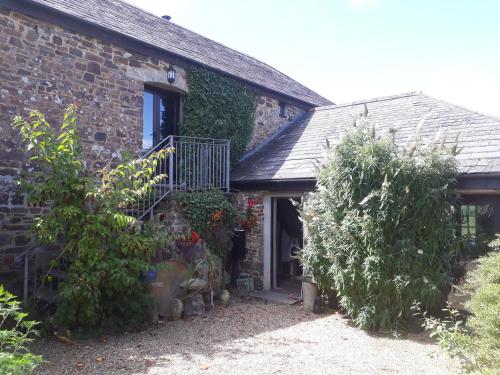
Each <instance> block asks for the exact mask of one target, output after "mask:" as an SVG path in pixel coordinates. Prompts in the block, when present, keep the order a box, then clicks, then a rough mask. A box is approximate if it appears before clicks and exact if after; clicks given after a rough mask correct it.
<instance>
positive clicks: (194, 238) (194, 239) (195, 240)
mask: <svg viewBox="0 0 500 375" xmlns="http://www.w3.org/2000/svg"><path fill="white" fill-rule="evenodd" d="M200 239H201V237H200V235H199V234H198V233H196V232H195V231H194V230H193V231H192V232H191V242H192V243H193V244H197V243H198V241H199V240H200Z"/></svg>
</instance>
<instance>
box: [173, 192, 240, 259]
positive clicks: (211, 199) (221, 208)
mask: <svg viewBox="0 0 500 375" xmlns="http://www.w3.org/2000/svg"><path fill="white" fill-rule="evenodd" d="M174 200H175V201H176V202H177V203H179V204H180V205H181V207H182V209H183V212H184V214H185V215H186V218H187V220H188V221H189V223H190V224H191V226H192V228H193V229H194V230H195V231H196V232H198V233H199V234H200V235H201V237H202V238H203V239H204V240H205V241H206V242H207V245H208V248H209V249H210V251H211V253H212V254H214V255H217V256H218V257H220V258H221V259H226V258H227V255H228V254H229V251H230V250H231V246H232V234H233V228H234V225H235V220H236V211H235V209H234V207H233V206H232V204H231V202H229V201H228V199H227V198H226V197H225V196H224V193H223V192H222V191H221V190H206V191H199V192H192V193H191V192H189V193H188V192H181V193H176V194H175V195H174Z"/></svg>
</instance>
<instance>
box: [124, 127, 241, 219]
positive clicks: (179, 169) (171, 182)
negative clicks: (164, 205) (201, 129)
mask: <svg viewBox="0 0 500 375" xmlns="http://www.w3.org/2000/svg"><path fill="white" fill-rule="evenodd" d="M165 148H171V149H173V150H174V152H172V153H169V154H167V156H166V157H165V158H163V159H161V160H160V162H159V164H158V165H157V167H156V171H155V172H154V176H159V175H166V176H167V177H166V178H165V179H163V180H162V181H161V182H160V183H158V184H155V185H153V188H152V189H150V190H149V191H148V192H147V193H146V194H145V195H144V196H143V197H142V198H141V199H140V200H139V201H138V202H137V203H136V205H135V206H134V207H133V208H132V210H131V211H132V212H131V215H132V216H135V217H137V218H138V219H140V220H142V219H144V218H146V217H147V216H148V215H150V217H152V216H153V213H154V208H155V207H156V206H157V205H158V204H159V203H160V202H161V201H162V200H163V199H165V198H166V197H167V196H168V195H169V194H171V193H172V192H174V191H199V190H206V189H223V190H225V191H226V192H229V179H230V176H229V173H230V166H231V154H230V152H231V151H230V141H229V140H226V139H212V138H196V137H181V136H173V135H170V136H168V137H167V138H165V139H163V140H162V141H161V142H160V143H158V144H157V145H156V146H154V147H153V148H152V149H151V150H149V151H148V152H146V153H145V154H144V155H143V156H142V157H143V158H147V157H148V156H150V155H151V154H153V153H155V152H158V151H160V150H162V149H165Z"/></svg>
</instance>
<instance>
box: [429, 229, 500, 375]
mask: <svg viewBox="0 0 500 375" xmlns="http://www.w3.org/2000/svg"><path fill="white" fill-rule="evenodd" d="M491 246H492V248H493V249H494V250H495V251H494V252H493V253H491V254H489V255H486V256H484V257H481V258H480V259H479V260H478V261H477V263H478V265H477V268H475V269H474V270H473V271H471V272H470V273H469V274H468V275H467V276H466V284H465V289H466V291H467V292H470V293H471V299H470V300H469V301H468V302H467V303H466V308H467V310H468V311H469V312H470V314H471V316H470V318H469V319H468V320H467V322H466V323H464V321H463V320H460V319H459V316H458V313H457V312H456V311H454V310H447V311H448V313H449V315H450V318H448V319H445V320H439V319H436V318H433V317H429V316H427V314H424V317H425V323H424V327H425V328H426V329H427V330H430V331H431V332H432V333H431V336H432V337H434V338H435V339H436V340H437V342H438V343H439V345H440V346H441V347H443V348H445V349H446V350H448V351H449V353H450V354H451V355H453V356H456V357H458V358H459V359H460V360H461V363H462V365H463V366H464V368H465V370H467V371H476V372H479V373H481V374H499V373H500V239H497V240H495V241H493V242H492V244H491Z"/></svg>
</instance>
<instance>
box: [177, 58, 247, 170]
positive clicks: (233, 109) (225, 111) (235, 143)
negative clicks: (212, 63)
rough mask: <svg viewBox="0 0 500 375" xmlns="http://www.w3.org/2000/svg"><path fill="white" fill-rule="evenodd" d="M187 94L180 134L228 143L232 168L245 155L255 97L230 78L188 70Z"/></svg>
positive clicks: (203, 70)
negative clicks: (224, 140)
mask: <svg viewBox="0 0 500 375" xmlns="http://www.w3.org/2000/svg"><path fill="white" fill-rule="evenodd" d="M187 74H188V81H189V94H188V95H187V96H186V100H185V103H184V123H183V124H182V126H181V134H182V135H185V136H191V137H207V138H219V139H229V140H230V141H231V164H232V165H234V164H235V163H236V162H237V161H238V160H239V159H240V158H241V157H242V156H243V154H244V152H245V148H246V145H247V144H248V142H249V141H250V136H251V134H252V128H253V119H254V113H255V105H256V104H255V103H256V100H255V99H256V98H255V94H254V93H252V92H250V91H248V90H247V89H246V88H245V87H244V86H243V85H242V84H241V83H239V82H238V81H236V80H233V79H231V78H229V77H225V76H223V75H220V74H217V73H215V72H212V71H209V70H207V69H205V68H200V67H189V68H188V69H187Z"/></svg>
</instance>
